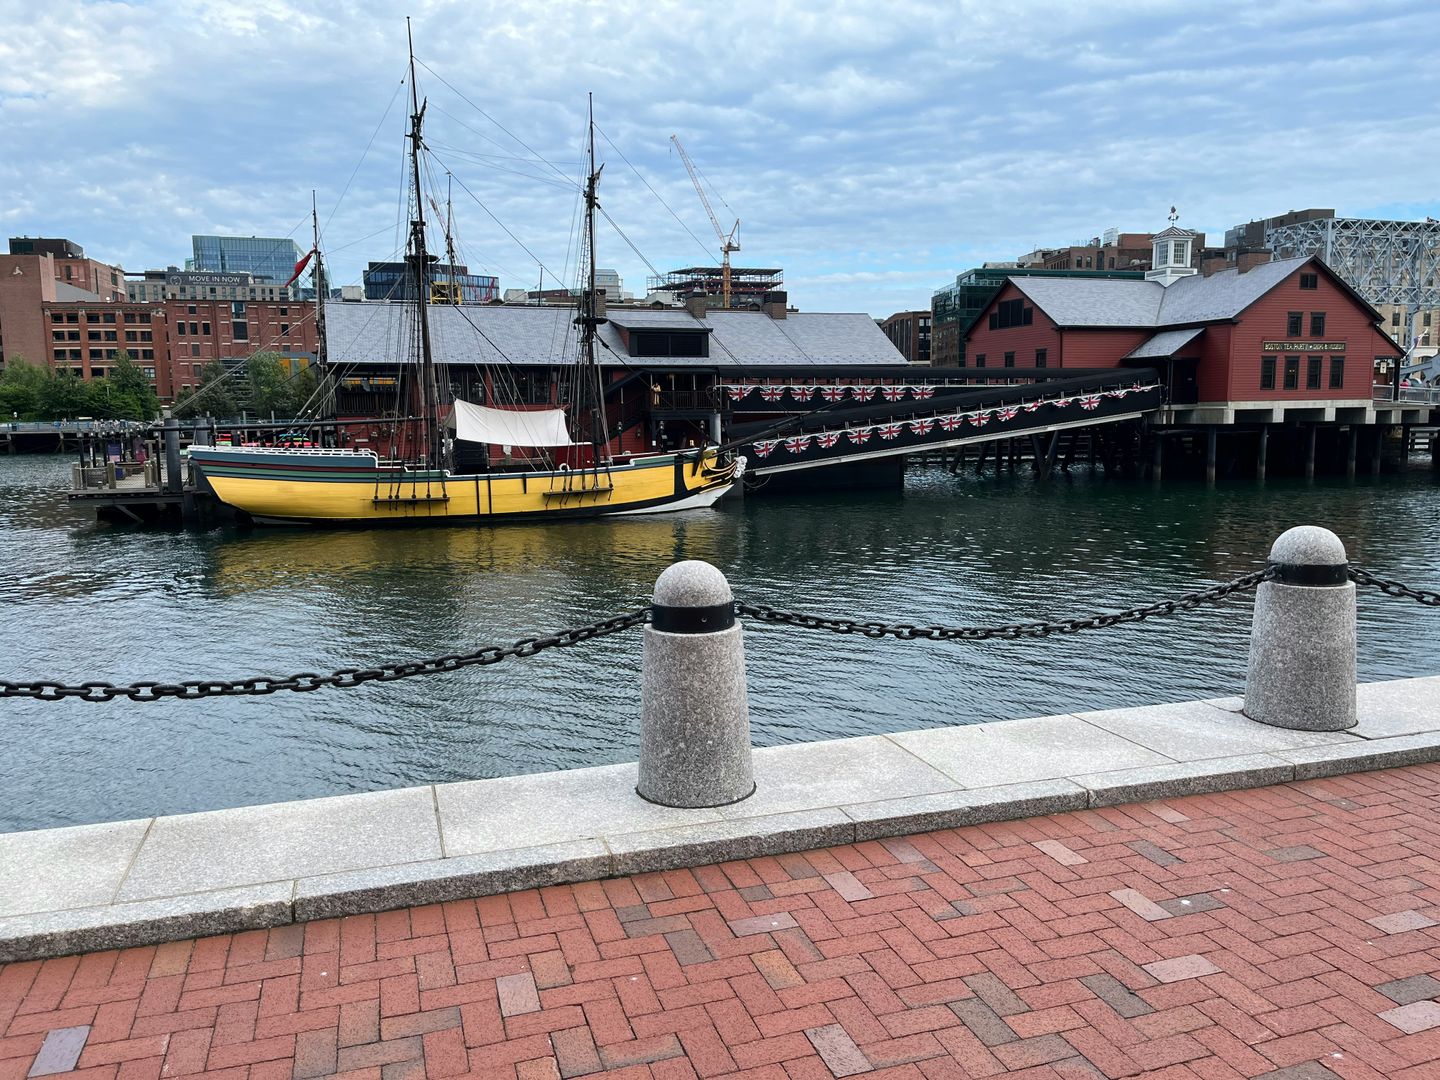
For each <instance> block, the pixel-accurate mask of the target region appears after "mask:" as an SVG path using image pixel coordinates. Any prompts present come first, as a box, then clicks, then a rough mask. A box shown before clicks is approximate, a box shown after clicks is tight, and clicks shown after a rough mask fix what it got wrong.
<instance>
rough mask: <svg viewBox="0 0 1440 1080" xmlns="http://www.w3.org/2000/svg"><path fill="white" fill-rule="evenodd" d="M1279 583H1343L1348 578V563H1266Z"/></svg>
mask: <svg viewBox="0 0 1440 1080" xmlns="http://www.w3.org/2000/svg"><path fill="white" fill-rule="evenodd" d="M1268 565H1269V567H1270V569H1271V570H1273V571H1275V578H1274V580H1275V581H1278V582H1279V583H1280V584H1281V585H1344V584H1345V583H1346V582H1348V581H1349V580H1350V564H1349V563H1348V562H1343V563H1327V564H1322V565H1315V564H1312V563H1305V564H1301V563H1277V562H1272V563H1269V564H1268Z"/></svg>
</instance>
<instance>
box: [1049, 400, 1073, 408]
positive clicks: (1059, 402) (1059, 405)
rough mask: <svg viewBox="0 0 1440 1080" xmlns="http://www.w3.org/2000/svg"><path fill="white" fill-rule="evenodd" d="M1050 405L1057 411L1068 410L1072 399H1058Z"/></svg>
mask: <svg viewBox="0 0 1440 1080" xmlns="http://www.w3.org/2000/svg"><path fill="white" fill-rule="evenodd" d="M1050 404H1051V405H1054V406H1055V407H1056V408H1057V409H1068V408H1069V407H1070V399H1069V398H1068V397H1057V398H1056V399H1055V400H1054V401H1052V402H1050Z"/></svg>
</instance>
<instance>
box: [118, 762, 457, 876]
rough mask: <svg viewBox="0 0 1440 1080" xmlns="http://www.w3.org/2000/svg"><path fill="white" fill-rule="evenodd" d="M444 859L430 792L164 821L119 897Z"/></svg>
mask: <svg viewBox="0 0 1440 1080" xmlns="http://www.w3.org/2000/svg"><path fill="white" fill-rule="evenodd" d="M439 857H440V832H439V828H438V827H437V825H436V821H435V802H434V796H433V795H432V794H431V792H430V789H429V788H407V789H404V790H400V791H376V792H371V793H368V794H364V795H340V796H336V797H334V798H328V799H307V800H305V801H303V802H293V803H273V804H270V805H266V806H245V807H240V808H239V809H235V810H211V811H207V812H206V813H202V814H178V815H176V816H174V817H165V818H157V819H156V820H155V824H154V825H153V826H152V827H151V829H150V833H149V835H148V836H146V838H145V843H144V844H143V845H142V846H141V849H140V854H139V855H138V856H137V857H136V859H135V865H134V866H132V867H131V869H130V872H129V874H127V875H126V877H125V882H124V884H123V885H121V887H120V892H119V896H118V899H120V900H122V901H125V900H151V899H156V898H158V897H164V896H178V895H180V894H182V893H191V892H201V891H204V890H208V889H226V888H235V887H238V886H242V885H252V884H258V883H261V882H267V881H287V880H294V879H295V878H300V877H308V876H311V875H314V874H327V873H335V872H337V871H341V870H353V869H358V868H360V867H365V866H386V865H390V864H393V863H406V862H418V861H420V860H423V859H438V858H439Z"/></svg>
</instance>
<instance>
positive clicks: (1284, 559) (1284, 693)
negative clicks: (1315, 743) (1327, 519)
mask: <svg viewBox="0 0 1440 1080" xmlns="http://www.w3.org/2000/svg"><path fill="white" fill-rule="evenodd" d="M1270 565H1271V567H1272V568H1273V569H1274V570H1275V572H1276V575H1277V576H1276V577H1275V579H1274V580H1272V581H1266V582H1262V583H1261V585H1260V586H1259V588H1258V589H1257V590H1256V593H1255V619H1254V622H1253V624H1252V625H1251V629H1250V666H1249V672H1248V673H1247V675H1246V678H1245V715H1246V716H1248V717H1250V719H1252V720H1257V721H1259V722H1260V723H1262V724H1269V725H1271V726H1272V727H1282V728H1290V729H1292V730H1295V731H1343V730H1345V729H1346V728H1352V727H1354V726H1355V723H1356V715H1355V585H1354V583H1352V582H1351V581H1350V578H1349V570H1350V564H1349V562H1348V560H1347V558H1346V555H1345V545H1344V544H1343V543H1341V541H1340V538H1339V537H1338V536H1336V535H1335V534H1334V533H1332V532H1331V531H1330V530H1329V529H1321V528H1318V527H1316V526H1314V525H1301V526H1298V527H1296V528H1294V529H1290V530H1289V531H1287V532H1285V533H1282V534H1281V535H1280V538H1279V539H1278V540H1276V541H1275V544H1274V546H1273V547H1272V548H1271V549H1270Z"/></svg>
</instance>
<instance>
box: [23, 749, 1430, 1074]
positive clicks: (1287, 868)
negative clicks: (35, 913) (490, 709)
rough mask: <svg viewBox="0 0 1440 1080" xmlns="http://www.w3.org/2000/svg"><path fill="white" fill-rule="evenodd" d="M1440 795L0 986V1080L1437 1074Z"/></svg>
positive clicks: (593, 895) (765, 867)
mask: <svg viewBox="0 0 1440 1080" xmlns="http://www.w3.org/2000/svg"><path fill="white" fill-rule="evenodd" d="M1437 822H1440V765H1431V766H1420V767H1415V768H1409V769H1398V770H1392V771H1389V772H1380V773H1369V774H1360V775H1355V776H1349V777H1341V778H1335V779H1330V780H1323V781H1310V782H1306V783H1300V784H1294V785H1289V786H1285V787H1275V788H1266V789H1261V790H1257V791H1248V792H1236V793H1231V794H1224V795H1208V796H1200V797H1194V798H1188V799H1177V800H1173V801H1171V802H1168V803H1163V804H1162V803H1149V804H1143V805H1135V806H1127V807H1120V808H1116V809H1112V810H1102V811H1087V812H1083V813H1076V814H1067V815H1063V816H1059V817H1052V818H1041V819H1032V820H1028V821H1023V822H1012V823H1006V824H997V825H988V826H981V827H977V828H970V829H959V830H953V831H947V832H938V833H930V834H926V835H923V836H913V837H910V838H908V839H901V840H894V841H885V842H880V843H865V844H856V845H854V846H851V847H842V848H831V849H827V850H822V851H813V852H809V853H807V854H804V855H792V856H781V857H778V858H764V859H753V860H750V861H748V862H736V863H728V864H724V865H721V866H709V867H703V868H700V869H697V870H694V871H688V870H687V871H676V872H671V873H666V874H651V875H645V876H642V877H637V878H633V879H617V880H612V881H603V882H590V883H587V884H584V885H577V886H573V887H569V886H567V887H561V888H553V889H542V890H539V891H537V892H527V893H518V894H513V895H510V896H498V897H489V898H486V899H482V900H478V901H464V902H457V903H451V904H445V905H441V906H435V907H425V908H413V909H409V910H402V911H395V912H390V913H387V914H383V915H378V916H357V917H353V918H348V919H343V920H333V921H326V922H315V923H310V924H308V925H304V926H289V927H284V928H282V929H277V930H271V931H268V932H267V931H254V932H250V933H242V934H236V935H234V936H231V937H216V938H209V939H204V940H201V941H196V942H189V941H186V942H178V943H175V944H171V945H164V946H161V947H159V948H142V949H129V950H125V951H123V952H118V953H117V952H106V953H94V954H90V955H87V956H83V957H68V958H63V959H55V960H48V961H44V962H43V963H41V962H34V963H23V964H12V965H10V966H9V967H5V968H0V1080H20V1078H22V1077H26V1076H27V1075H28V1076H39V1075H48V1074H56V1073H60V1072H64V1071H66V1070H70V1069H72V1068H73V1069H75V1070H76V1071H75V1072H73V1073H72V1074H71V1075H73V1076H76V1077H85V1078H86V1080H157V1078H158V1077H161V1076H163V1077H167V1078H169V1077H178V1076H204V1077H207V1078H211V1080H290V1078H291V1077H294V1078H296V1080H308V1078H312V1077H320V1076H326V1075H329V1074H334V1073H338V1074H341V1075H343V1076H345V1077H347V1078H353V1080H420V1078H422V1077H428V1078H434V1080H439V1078H444V1077H452V1076H460V1075H465V1074H468V1075H471V1076H483V1077H506V1078H512V1077H515V1078H519V1080H554V1078H556V1077H571V1076H582V1075H593V1074H600V1073H603V1074H604V1075H606V1076H609V1077H615V1078H621V1077H623V1078H625V1080H639V1078H642V1077H654V1078H656V1080H662V1078H681V1077H684V1078H689V1077H694V1076H697V1075H699V1076H706V1077H711V1076H735V1077H745V1078H747V1080H811V1078H820V1077H829V1076H849V1075H857V1074H862V1073H863V1074H866V1075H867V1076H869V1077H875V1078H879V1077H885V1078H894V1080H899V1078H909V1080H951V1078H962V1077H978V1076H994V1075H1010V1076H1017V1077H1026V1078H1033V1080H1039V1078H1042V1077H1048V1078H1055V1077H1064V1078H1080V1077H1083V1078H1093V1077H1128V1076H1147V1077H1155V1078H1157V1080H1159V1078H1165V1080H1181V1078H1189V1077H1203V1078H1230V1077H1252V1078H1253V1077H1260V1076H1264V1077H1269V1078H1275V1080H1281V1078H1285V1080H1322V1078H1326V1077H1331V1076H1339V1077H1345V1078H1376V1080H1378V1078H1382V1077H1383V1078H1389V1080H1427V1078H1428V1080H1435V1078H1437V1077H1440V1004H1437V1002H1436V1000H1435V999H1436V997H1437V995H1440V979H1437V976H1440V925H1437V923H1436V922H1435V921H1434V920H1435V919H1440V864H1437V862H1436V859H1437V856H1440V835H1437Z"/></svg>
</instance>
